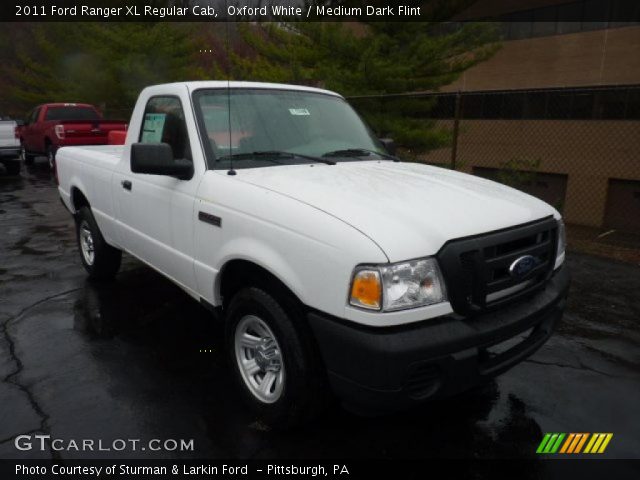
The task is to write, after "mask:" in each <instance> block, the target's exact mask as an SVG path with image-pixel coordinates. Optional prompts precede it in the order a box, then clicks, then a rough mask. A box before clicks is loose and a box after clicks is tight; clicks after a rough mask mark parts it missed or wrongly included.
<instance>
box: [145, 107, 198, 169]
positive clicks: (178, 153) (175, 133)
mask: <svg viewBox="0 0 640 480" xmlns="http://www.w3.org/2000/svg"><path fill="white" fill-rule="evenodd" d="M139 141H140V143H167V144H168V145H169V146H170V147H171V151H172V152H173V158H174V159H183V160H191V147H190V145H189V135H188V134H187V123H186V121H185V116H184V110H183V109H182V104H181V103H180V99H179V98H177V97H153V98H151V99H150V100H149V101H148V102H147V106H146V108H145V110H144V120H143V122H142V129H141V131H140V137H139Z"/></svg>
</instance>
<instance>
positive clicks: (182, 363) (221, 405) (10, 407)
mask: <svg viewBox="0 0 640 480" xmlns="http://www.w3.org/2000/svg"><path fill="white" fill-rule="evenodd" d="M41 160H42V159H41ZM568 261H569V264H570V266H571V268H572V275H573V284H572V290H571V294H570V301H569V309H568V311H567V313H566V314H565V316H564V319H563V321H562V323H561V324H560V325H559V327H558V329H557V332H556V334H555V335H554V336H553V337H552V338H551V340H550V341H549V342H548V343H547V344H546V345H545V346H544V347H543V348H542V349H541V350H539V351H538V352H537V353H536V354H535V355H534V356H533V357H531V358H530V359H529V360H527V361H525V362H524V363H522V364H520V365H518V366H516V367H514V368H513V369H512V370H510V371H509V372H507V373H506V374H504V375H502V376H501V377H499V378H498V379H496V380H495V381H492V382H491V383H490V384H488V385H486V386H484V387H482V388H480V389H477V390H475V391H472V392H469V393H466V394H464V395H461V396H459V397H456V398H454V399H450V400H447V401H440V402H433V403H429V404H426V405H425V406H424V407H422V408H421V409H419V410H417V411H416V410H414V411H411V412H405V413H401V414H394V415H391V416H386V417H379V418H361V417H358V416H354V415H352V414H350V413H348V412H345V411H344V410H342V409H341V408H340V407H337V406H336V407H334V408H333V409H331V410H330V411H329V412H328V413H327V414H326V415H325V416H324V417H322V418H321V419H320V420H319V421H318V422H316V423H314V424H312V425H309V426H307V427H306V428H304V429H301V430H299V431H293V432H278V431H269V430H267V429H265V427H264V426H263V425H261V424H260V422H257V421H256V419H255V418H254V417H253V416H252V415H251V414H250V413H249V412H248V411H247V410H245V409H244V407H243V406H242V405H241V404H240V402H239V398H238V397H237V396H236V394H235V393H234V391H233V390H232V388H231V381H230V376H229V374H228V373H227V371H226V369H225V361H224V357H223V355H222V353H221V351H220V346H221V342H220V339H221V327H220V325H219V324H218V322H217V321H215V320H214V319H213V318H212V316H211V315H210V314H209V313H208V312H207V311H206V310H204V309H203V308H202V307H201V306H200V305H199V304H198V303H196V302H195V301H193V300H192V299H191V298H190V297H188V296H187V295H186V294H184V293H183V292H182V291H181V290H180V289H178V288H177V287H175V286H174V285H173V284H171V283H170V282H169V281H168V280H165V279H164V278H163V277H162V276H160V275H159V274H157V273H155V272H154V271H152V270H151V269H150V268H148V267H146V266H144V265H142V264H141V263H139V262H138V261H136V260H134V259H132V258H130V257H125V259H124V261H123V268H122V270H121V273H120V274H119V275H118V277H117V281H116V282H114V283H111V284H106V285H94V284H91V283H89V282H88V281H87V280H86V277H85V272H84V270H83V268H82V266H81V264H80V259H79V256H78V252H77V250H76V245H75V238H74V229H73V222H72V220H71V217H70V215H69V214H68V212H67V211H66V210H65V209H64V208H63V207H62V205H61V204H60V203H59V200H58V196H57V191H56V189H55V186H54V182H53V180H52V178H51V177H50V174H49V172H48V170H47V169H46V168H45V166H44V164H42V163H40V162H39V163H38V164H37V165H36V166H35V167H30V168H29V169H28V170H26V171H25V170H23V172H22V176H21V177H20V178H8V177H2V176H0V379H1V383H0V406H1V407H0V458H52V457H54V458H62V459H64V458H109V457H111V458H116V457H117V458H131V457H136V458H160V457H171V458H189V457H197V458H226V459H230V458H237V459H249V458H257V459H277V458H289V459H296V458H336V457H339V458H355V459H358V458H360V459H366V458H426V457H460V458H468V457H471V458H496V457H516V458H534V457H535V449H536V447H537V445H538V443H539V442H540V440H541V437H542V435H543V433H544V432H613V434H614V437H613V440H612V441H611V443H610V444H609V447H608V449H607V452H606V457H607V458H640V422H639V421H638V414H639V413H640V326H639V321H640V266H638V265H635V266H634V265H628V264H621V263H614V262H611V261H607V260H604V259H599V258H596V257H589V256H585V255H577V254H573V255H569V260H568ZM201 350H212V352H202V351H201ZM38 433H42V434H47V435H51V436H52V437H54V438H63V439H83V438H89V439H102V440H103V442H105V444H106V443H109V442H110V441H111V440H112V439H118V438H124V439H128V438H133V439H142V440H143V441H145V440H148V439H151V438H159V439H193V440H194V445H195V450H194V451H193V452H150V451H144V452H142V451H137V452H131V451H124V452H93V453H82V452H75V451H65V452H52V451H51V450H50V449H45V451H38V450H31V451H25V452H20V451H18V450H16V449H15V447H14V441H13V439H14V437H15V436H16V435H20V434H30V435H33V434H38Z"/></svg>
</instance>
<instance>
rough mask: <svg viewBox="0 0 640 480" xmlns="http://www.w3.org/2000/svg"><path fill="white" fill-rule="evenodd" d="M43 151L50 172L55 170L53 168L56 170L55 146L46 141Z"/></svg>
mask: <svg viewBox="0 0 640 480" xmlns="http://www.w3.org/2000/svg"><path fill="white" fill-rule="evenodd" d="M45 153H46V155H47V162H48V164H49V168H50V169H51V171H52V172H55V170H56V147H54V146H53V145H51V144H50V143H48V144H47V146H46V152H45Z"/></svg>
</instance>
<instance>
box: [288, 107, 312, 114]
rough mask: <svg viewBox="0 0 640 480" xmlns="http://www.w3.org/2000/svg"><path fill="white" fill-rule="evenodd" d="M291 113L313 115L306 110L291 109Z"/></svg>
mask: <svg viewBox="0 0 640 480" xmlns="http://www.w3.org/2000/svg"><path fill="white" fill-rule="evenodd" d="M289 113H290V114H291V115H311V114H310V113H309V110H307V109H306V108H290V109H289Z"/></svg>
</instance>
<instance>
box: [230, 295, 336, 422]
mask: <svg viewBox="0 0 640 480" xmlns="http://www.w3.org/2000/svg"><path fill="white" fill-rule="evenodd" d="M251 316H255V317H258V318H259V319H261V320H262V321H264V322H265V323H266V324H267V325H268V327H269V329H270V330H271V331H272V332H273V334H274V335H275V338H276V340H277V344H278V346H279V347H280V349H281V351H282V352H281V353H282V363H283V365H284V380H283V388H282V390H281V394H280V396H279V398H278V399H277V400H276V401H275V402H272V403H265V402H264V401H263V400H260V399H259V398H257V397H256V395H255V394H254V393H252V390H251V388H250V387H249V385H248V384H247V381H246V380H245V378H244V377H243V374H242V372H241V368H242V367H241V366H240V360H239V359H238V357H237V353H236V331H237V330H238V327H239V325H240V324H241V321H242V320H243V319H246V318H247V317H251ZM225 343H226V348H227V354H228V358H229V362H230V364H231V366H232V371H233V376H234V378H235V381H236V383H237V385H238V390H239V391H240V392H241V395H242V397H243V400H244V401H245V403H246V404H247V405H248V406H249V407H250V408H251V409H252V410H254V411H255V412H256V413H257V414H258V416H259V417H260V420H261V421H262V422H263V423H265V424H266V425H268V426H270V427H273V428H278V429H287V428H292V427H296V426H300V425H303V424H305V423H307V422H309V421H310V420H312V419H314V418H316V417H317V416H318V415H319V414H320V413H321V412H322V410H323V409H324V408H325V407H326V405H327V404H328V400H329V399H330V393H329V387H328V382H327V381H326V372H325V369H324V366H323V364H322V361H321V359H320V355H319V352H318V349H317V346H316V345H315V340H314V339H313V336H312V334H311V332H310V330H309V327H308V325H307V324H306V320H305V319H304V317H303V315H302V313H301V309H299V308H297V306H296V302H295V301H294V299H292V298H287V297H285V296H283V295H282V294H280V295H278V296H275V295H272V294H270V293H268V292H267V290H266V289H263V288H260V287H247V288H244V289H242V290H240V291H239V292H238V293H236V294H235V295H234V297H233V298H232V300H231V302H230V304H229V307H228V308H227V312H226V317H225Z"/></svg>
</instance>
